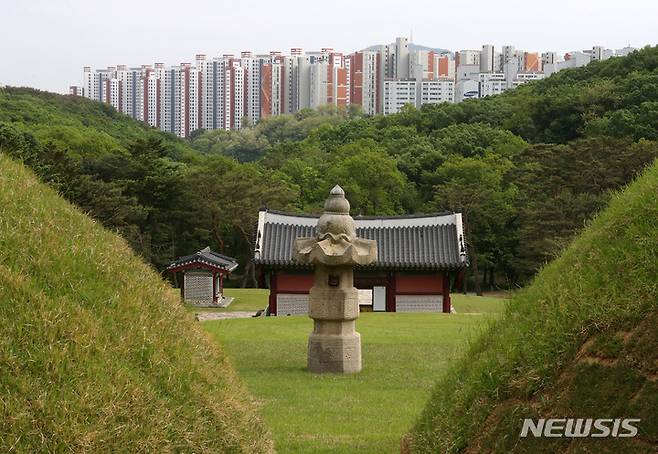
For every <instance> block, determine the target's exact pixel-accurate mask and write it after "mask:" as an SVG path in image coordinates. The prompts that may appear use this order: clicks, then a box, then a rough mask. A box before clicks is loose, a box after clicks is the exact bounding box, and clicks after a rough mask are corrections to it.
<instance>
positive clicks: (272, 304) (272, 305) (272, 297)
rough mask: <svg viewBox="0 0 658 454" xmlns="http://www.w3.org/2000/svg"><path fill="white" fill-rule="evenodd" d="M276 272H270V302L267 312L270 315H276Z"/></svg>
mask: <svg viewBox="0 0 658 454" xmlns="http://www.w3.org/2000/svg"><path fill="white" fill-rule="evenodd" d="M276 291H277V286H276V271H274V270H272V271H270V300H269V312H270V315H276Z"/></svg>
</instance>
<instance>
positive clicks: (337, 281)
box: [293, 185, 377, 373]
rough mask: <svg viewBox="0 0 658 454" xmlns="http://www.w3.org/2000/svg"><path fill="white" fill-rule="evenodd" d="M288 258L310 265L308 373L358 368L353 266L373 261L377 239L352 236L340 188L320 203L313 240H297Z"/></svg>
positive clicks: (357, 369) (357, 314)
mask: <svg viewBox="0 0 658 454" xmlns="http://www.w3.org/2000/svg"><path fill="white" fill-rule="evenodd" d="M293 257H294V259H295V260H296V261H298V262H300V263H307V264H310V265H313V266H314V283H313V287H312V288H311V290H310V293H309V317H311V318H312V319H313V324H314V326H313V332H312V333H311V334H310V336H309V339H308V369H309V371H311V372H316V373H324V372H337V373H354V372H359V371H360V370H361V336H360V335H359V333H357V332H356V331H355V321H356V319H357V318H358V317H359V299H358V293H357V290H356V288H354V272H353V267H354V265H370V264H372V263H374V262H375V261H376V260H377V243H376V242H375V241H374V240H365V239H362V238H357V237H356V227H355V225H354V219H352V216H350V203H349V202H348V201H347V199H346V198H345V191H343V189H342V188H341V187H340V186H338V185H336V186H334V188H333V189H332V190H331V192H330V193H329V198H328V199H327V200H326V202H325V204H324V213H323V214H322V216H320V219H319V220H318V224H317V226H316V236H315V237H314V238H297V239H296V240H295V244H294V249H293Z"/></svg>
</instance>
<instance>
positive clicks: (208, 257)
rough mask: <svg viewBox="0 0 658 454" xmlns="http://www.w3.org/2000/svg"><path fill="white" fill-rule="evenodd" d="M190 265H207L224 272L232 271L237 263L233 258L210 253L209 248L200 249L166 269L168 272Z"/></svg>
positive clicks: (172, 263)
mask: <svg viewBox="0 0 658 454" xmlns="http://www.w3.org/2000/svg"><path fill="white" fill-rule="evenodd" d="M192 264H200V265H208V266H212V267H215V268H221V269H223V270H226V271H233V270H234V269H236V268H237V267H238V262H237V260H235V259H234V258H233V257H228V256H226V255H223V254H220V253H218V252H215V251H212V250H211V249H210V248H209V247H206V248H204V249H201V250H200V251H199V252H197V253H195V254H192V255H186V256H185V257H181V258H179V259H177V260H175V261H173V262H171V264H170V265H169V266H168V267H167V269H168V270H171V269H173V268H179V267H183V266H187V265H192Z"/></svg>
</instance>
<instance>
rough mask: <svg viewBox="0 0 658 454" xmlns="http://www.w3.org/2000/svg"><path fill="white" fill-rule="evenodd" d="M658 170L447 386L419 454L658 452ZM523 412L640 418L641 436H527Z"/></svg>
mask: <svg viewBox="0 0 658 454" xmlns="http://www.w3.org/2000/svg"><path fill="white" fill-rule="evenodd" d="M657 264H658V163H656V164H654V165H653V167H651V168H650V169H648V170H647V171H646V173H645V174H644V175H643V176H642V177H640V178H639V179H638V180H637V181H636V182H635V183H633V184H632V185H630V186H629V187H628V188H627V189H626V190H625V191H624V192H622V193H620V194H617V195H615V197H614V198H613V201H612V203H611V204H610V206H609V208H608V209H607V210H605V211H604V212H603V213H601V214H600V215H599V216H597V218H595V220H594V221H593V222H592V223H591V224H590V225H589V226H588V228H586V229H585V231H584V232H583V233H582V235H581V236H580V237H578V238H577V239H576V240H575V241H574V242H573V244H572V245H571V246H570V247H569V248H567V249H566V250H565V251H564V253H563V254H562V256H561V257H560V258H559V259H557V260H556V261H555V262H553V263H551V264H550V265H548V266H547V267H546V268H545V269H544V270H542V271H541V273H540V274H539V275H538V277H537V278H536V279H535V281H534V282H533V284H532V285H531V286H530V287H529V288H527V289H526V290H524V291H522V292H521V293H520V294H518V295H516V296H515V297H514V298H513V299H512V301H511V303H510V304H509V306H508V309H507V311H506V313H505V315H504V317H503V318H501V319H500V320H499V321H498V322H497V323H496V324H495V325H494V326H493V327H492V329H490V330H489V331H488V332H487V333H486V334H485V335H483V336H482V337H481V338H480V339H479V340H478V341H477V342H475V343H474V345H473V346H472V347H471V348H470V350H469V351H468V352H467V354H466V355H465V357H464V358H463V360H462V361H460V362H459V363H457V365H456V366H454V367H453V368H451V370H450V372H449V373H448V374H445V375H444V377H443V378H442V379H441V380H440V381H439V383H438V384H437V386H436V388H435V391H434V394H433V397H432V399H431V400H430V402H429V404H428V405H427V407H426V409H425V411H424V413H423V415H422V417H421V418H420V419H419V420H418V422H417V424H416V426H415V428H414V429H413V431H412V434H411V437H410V440H411V448H412V450H413V451H416V452H455V451H462V450H466V451H468V452H481V451H484V452H488V451H495V452H519V453H522V452H582V451H589V450H592V451H594V450H596V451H599V452H622V451H624V452H647V451H649V450H656V449H658V446H657V440H658V385H657V381H656V374H657V373H658V331H657V330H656V325H657V324H658V323H657V322H658V266H657ZM523 417H558V418H559V417H585V418H587V417H600V418H603V417H610V418H614V417H637V418H641V419H642V424H640V427H639V436H638V438H636V439H630V438H624V439H615V440H610V439H598V440H597V439H582V440H580V441H574V442H573V443H570V442H569V440H568V439H563V438H562V439H560V438H556V439H551V440H548V439H545V438H544V439H536V440H535V439H532V438H527V439H520V438H519V436H518V434H519V432H520V425H521V419H520V418H523Z"/></svg>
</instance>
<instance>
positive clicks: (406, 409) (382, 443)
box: [202, 289, 506, 453]
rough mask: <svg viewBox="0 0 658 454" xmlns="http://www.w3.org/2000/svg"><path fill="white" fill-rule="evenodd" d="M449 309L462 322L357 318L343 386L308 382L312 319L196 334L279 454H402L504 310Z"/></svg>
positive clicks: (458, 301)
mask: <svg viewBox="0 0 658 454" xmlns="http://www.w3.org/2000/svg"><path fill="white" fill-rule="evenodd" d="M229 292H231V293H232V296H235V297H236V301H235V302H234V303H233V304H232V305H231V306H233V305H236V308H237V307H239V306H240V305H242V304H245V305H252V304H253V305H256V304H257V303H256V302H257V301H261V302H266V300H267V290H239V289H233V290H227V293H229ZM242 292H244V293H242ZM453 301H454V305H455V308H456V310H457V311H458V312H464V313H458V314H451V315H447V314H396V313H363V314H361V317H360V318H359V320H358V321H357V330H358V331H359V332H360V333H361V339H362V355H363V371H362V372H361V373H359V374H356V375H346V376H339V375H313V374H309V373H308V372H306V370H305V368H306V341H307V337H308V334H309V332H310V331H311V329H312V321H311V320H310V319H309V318H308V317H305V316H294V317H279V318H277V317H261V318H250V319H239V320H222V321H209V322H204V323H203V324H202V326H203V327H204V328H205V329H206V330H207V331H208V332H209V333H211V334H212V335H213V336H214V337H215V338H216V339H217V341H218V342H219V343H221V344H222V345H223V346H224V348H225V349H226V351H227V352H228V355H229V357H230V358H231V359H232V361H233V364H234V366H235V367H236V368H237V370H238V373H239V375H240V376H241V377H242V379H243V380H244V381H245V382H246V384H247V387H248V388H249V391H250V393H251V394H252V395H253V396H254V397H255V398H256V399H257V400H258V401H259V403H260V406H261V414H262V416H263V418H264V419H265V421H266V423H267V424H268V426H269V428H270V429H271V431H272V433H273V435H274V439H275V446H276V449H277V450H278V451H279V452H284V453H285V452H288V453H293V452H294V453H311V452H312V453H318V452H332V453H333V452H345V453H347V452H349V453H352V452H359V453H385V452H399V449H400V445H399V442H400V438H401V437H402V436H403V435H404V433H405V432H406V431H408V430H409V428H410V427H411V426H412V425H413V423H414V421H415V420H416V418H417V417H418V416H419V415H420V412H421V410H422V408H423V407H424V405H425V404H426V403H427V400H428V398H429V395H430V391H431V388H432V385H433V384H434V382H435V380H436V379H437V378H438V377H439V376H440V375H441V373H442V372H443V370H444V369H445V368H446V367H447V366H448V364H449V363H450V361H451V360H453V359H454V358H455V356H456V355H458V354H459V353H460V352H461V351H462V349H463V348H464V347H465V346H466V344H467V342H468V340H469V338H471V337H472V336H473V335H475V334H476V333H477V332H478V331H479V330H480V329H482V328H484V327H486V324H487V321H489V320H492V319H493V318H495V317H496V314H498V313H499V312H500V311H502V310H503V307H504V304H505V301H506V300H504V299H501V298H487V297H475V296H470V295H469V296H464V295H455V296H454V300H453ZM259 307H260V306H259ZM234 310H238V309H234ZM466 312H468V313H469V314H467V313H466Z"/></svg>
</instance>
